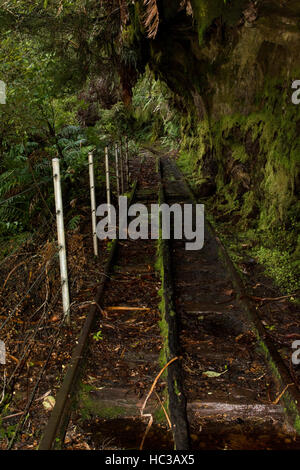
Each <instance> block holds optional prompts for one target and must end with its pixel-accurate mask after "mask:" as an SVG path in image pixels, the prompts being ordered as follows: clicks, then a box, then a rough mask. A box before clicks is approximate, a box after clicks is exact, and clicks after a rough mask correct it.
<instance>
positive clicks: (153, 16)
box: [144, 0, 159, 39]
mask: <svg viewBox="0 0 300 470" xmlns="http://www.w3.org/2000/svg"><path fill="white" fill-rule="evenodd" d="M144 5H145V7H146V13H145V16H144V25H145V28H146V30H147V36H148V38H150V39H154V38H155V36H156V34H157V31H158V26H159V11H158V6H157V0H144Z"/></svg>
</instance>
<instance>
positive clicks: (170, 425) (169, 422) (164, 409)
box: [155, 391, 172, 429]
mask: <svg viewBox="0 0 300 470" xmlns="http://www.w3.org/2000/svg"><path fill="white" fill-rule="evenodd" d="M155 395H156V396H157V399H158V401H159V403H160V405H161V407H162V409H163V412H164V414H165V417H166V420H167V422H168V425H169V428H170V429H172V423H171V420H170V418H169V415H168V413H167V410H166V408H165V407H164V404H163V402H162V401H161V399H160V396H159V395H158V393H157V392H156V391H155Z"/></svg>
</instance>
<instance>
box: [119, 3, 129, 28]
mask: <svg viewBox="0 0 300 470" xmlns="http://www.w3.org/2000/svg"><path fill="white" fill-rule="evenodd" d="M119 6H120V17H121V25H122V26H123V25H126V24H127V22H128V19H129V12H128V5H127V0H119Z"/></svg>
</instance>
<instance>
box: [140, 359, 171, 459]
mask: <svg viewBox="0 0 300 470" xmlns="http://www.w3.org/2000/svg"><path fill="white" fill-rule="evenodd" d="M177 359H178V357H177V356H176V357H173V359H171V360H170V361H169V362H168V363H167V364H166V365H165V366H164V367H163V368H162V369H161V371H160V372H159V374H158V375H157V376H156V378H155V380H154V382H153V384H152V387H151V388H150V391H149V393H148V395H147V396H146V398H145V401H144V403H143V405H142V408H141V416H142V417H143V418H149V422H148V425H147V428H146V431H145V434H144V436H143V439H142V442H141V445H140V450H142V449H143V446H144V442H145V439H146V437H147V435H148V432H149V431H150V428H151V426H152V423H153V416H152V414H151V413H147V414H144V409H145V406H146V404H147V401H148V400H149V398H150V396H151V395H152V393H153V390H154V389H155V386H156V384H157V382H158V380H159V378H160V376H161V375H162V374H163V373H164V371H165V370H166V368H167V367H169V365H170V364H172V362H174V361H177Z"/></svg>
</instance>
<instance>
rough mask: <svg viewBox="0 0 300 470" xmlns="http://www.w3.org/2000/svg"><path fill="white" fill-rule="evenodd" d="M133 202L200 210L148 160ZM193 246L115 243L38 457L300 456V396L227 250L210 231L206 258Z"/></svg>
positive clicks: (167, 170) (169, 171) (170, 164)
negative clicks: (128, 453)
mask: <svg viewBox="0 0 300 470" xmlns="http://www.w3.org/2000/svg"><path fill="white" fill-rule="evenodd" d="M157 163H158V164H157ZM131 200H132V202H135V203H143V204H145V205H146V206H147V207H148V208H150V206H151V204H152V203H157V202H158V201H159V202H160V203H162V202H166V203H167V204H169V205H171V204H174V203H177V204H180V205H182V204H184V203H195V200H194V197H193V195H192V194H191V192H190V190H189V187H188V186H187V184H186V182H185V180H184V178H183V176H182V175H181V173H180V171H179V170H178V168H177V167H176V164H175V163H174V161H173V160H171V159H169V158H168V157H165V156H161V158H160V156H157V155H154V154H153V153H151V152H149V151H147V152H145V156H144V161H143V164H142V165H141V171H140V173H139V175H138V178H137V182H136V184H135V185H134V188H133V190H132V193H131ZM185 242H186V240H184V239H183V240H174V239H171V240H170V241H167V240H159V241H157V240H154V239H152V240H151V239H148V240H119V241H114V242H113V243H112V244H111V251H110V256H109V259H108V261H107V264H106V267H105V270H104V274H103V276H102V277H101V279H100V280H99V288H98V294H97V297H96V299H95V304H94V305H92V306H91V310H90V313H89V316H88V318H87V320H86V323H85V325H84V328H83V330H82V333H81V336H80V339H79V341H78V344H77V347H76V349H75V351H74V353H73V356H72V360H71V363H70V366H69V368H68V371H67V374H66V376H65V379H64V382H63V385H62V388H61V389H60V391H59V393H58V394H57V397H56V405H55V408H54V410H53V412H52V415H51V417H50V419H49V422H48V425H47V427H46V429H45V431H44V434H43V438H42V440H41V443H40V446H39V449H43V450H45V449H52V448H55V447H57V446H59V447H65V448H68V449H72V448H84V446H83V447H81V446H82V445H83V443H84V445H85V446H87V447H88V448H91V449H103V448H107V449H139V448H143V449H155V450H164V449H169V450H171V449H172V448H174V447H175V448H176V449H178V450H179V449H182V450H183V449H188V448H190V449H193V450H197V449H292V448H300V440H299V438H298V437H297V434H296V431H295V426H294V425H295V423H297V421H298V420H299V408H298V404H297V403H300V395H299V391H298V388H297V387H296V385H294V384H293V380H292V378H291V377H290V375H289V371H288V370H287V369H286V367H285V365H284V364H283V362H282V360H281V358H280V356H279V354H278V353H277V351H276V349H275V348H274V347H273V345H272V343H271V342H270V340H269V339H268V336H267V334H266V332H265V330H264V328H263V325H262V324H261V323H260V320H259V319H258V318H257V317H256V316H255V314H254V313H253V312H252V311H251V308H250V307H249V305H248V304H247V303H246V301H245V299H244V298H243V295H242V286H241V284H240V281H239V279H238V277H237V275H236V273H235V271H234V268H233V266H232V264H231V263H230V260H229V259H228V257H227V255H226V252H225V251H224V248H223V247H222V245H221V244H220V242H219V240H218V239H217V237H216V236H215V234H214V232H213V230H212V228H211V227H210V226H209V225H208V224H207V223H206V226H205V241H204V247H203V249H202V250H198V251H196V250H195V251H186V250H185ZM170 361H172V362H170ZM166 364H169V365H168V367H166V369H165V371H164V373H163V374H162V375H161V376H160V378H159V380H157V384H156V387H155V388H154V387H153V386H152V385H153V382H154V380H155V379H156V378H157V377H158V376H159V374H160V372H161V370H162V368H163V367H164V366H166ZM286 386H289V387H288V389H286V391H285V393H283V394H282V396H280V395H281V393H280V392H281V391H283V390H284V389H285V387H286ZM151 390H152V393H151V395H149V391H151ZM276 398H278V400H277V399H276ZM279 398H280V399H279ZM152 420H153V423H152ZM150 425H151V426H150ZM146 430H147V431H149V432H146ZM65 436H66V439H65ZM78 436H79V437H78Z"/></svg>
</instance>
